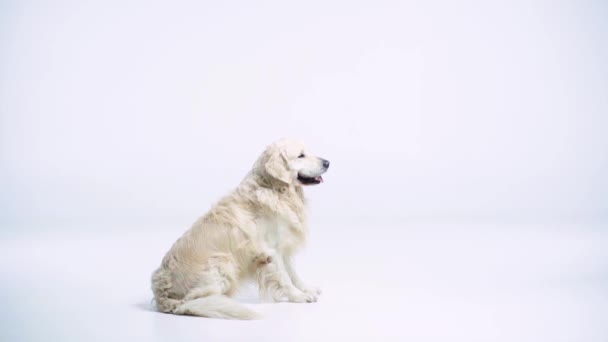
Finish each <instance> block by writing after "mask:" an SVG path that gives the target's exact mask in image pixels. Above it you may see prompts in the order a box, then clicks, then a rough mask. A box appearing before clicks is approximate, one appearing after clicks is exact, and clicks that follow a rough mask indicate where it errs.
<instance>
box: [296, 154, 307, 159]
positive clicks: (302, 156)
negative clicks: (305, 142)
mask: <svg viewBox="0 0 608 342" xmlns="http://www.w3.org/2000/svg"><path fill="white" fill-rule="evenodd" d="M304 157H306V156H305V155H304V153H300V155H299V156H298V158H304Z"/></svg>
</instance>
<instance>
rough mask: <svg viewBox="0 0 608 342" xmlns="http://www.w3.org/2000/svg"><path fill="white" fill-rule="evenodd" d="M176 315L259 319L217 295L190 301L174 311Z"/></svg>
mask: <svg viewBox="0 0 608 342" xmlns="http://www.w3.org/2000/svg"><path fill="white" fill-rule="evenodd" d="M173 313H174V314H176V315H193V316H202V317H209V318H224V319H259V318H260V315H259V314H258V313H257V312H254V311H252V310H249V309H248V308H247V307H245V306H244V305H242V304H240V303H239V302H237V301H235V300H233V299H231V298H228V297H226V296H221V295H215V296H209V297H201V298H197V299H193V300H189V301H186V302H184V303H183V304H181V305H179V306H178V307H177V308H175V310H174V311H173Z"/></svg>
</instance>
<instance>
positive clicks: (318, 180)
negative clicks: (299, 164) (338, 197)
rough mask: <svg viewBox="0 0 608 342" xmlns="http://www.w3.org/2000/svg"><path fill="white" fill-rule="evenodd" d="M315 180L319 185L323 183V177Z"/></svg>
mask: <svg viewBox="0 0 608 342" xmlns="http://www.w3.org/2000/svg"><path fill="white" fill-rule="evenodd" d="M315 180H316V181H317V182H319V183H323V177H321V176H317V177H315Z"/></svg>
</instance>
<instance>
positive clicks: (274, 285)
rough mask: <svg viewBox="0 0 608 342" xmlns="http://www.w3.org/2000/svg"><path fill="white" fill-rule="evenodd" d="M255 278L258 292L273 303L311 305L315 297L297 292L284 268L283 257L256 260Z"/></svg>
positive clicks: (273, 255) (315, 299)
mask: <svg viewBox="0 0 608 342" xmlns="http://www.w3.org/2000/svg"><path fill="white" fill-rule="evenodd" d="M257 260H262V261H261V262H259V261H258V264H257V271H256V273H257V278H258V285H259V287H260V291H261V292H262V294H264V295H265V296H267V297H270V298H272V299H274V300H275V301H277V302H279V301H284V300H287V301H290V302H296V303H312V302H316V301H317V296H316V295H312V294H310V293H307V292H303V291H301V290H299V289H298V288H297V287H296V286H294V284H293V283H292V280H291V276H290V274H289V273H288V272H287V269H286V268H285V263H284V261H283V257H281V256H279V255H276V254H274V253H273V254H272V255H268V256H263V257H261V258H257Z"/></svg>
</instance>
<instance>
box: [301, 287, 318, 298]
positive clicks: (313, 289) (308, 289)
mask: <svg viewBox="0 0 608 342" xmlns="http://www.w3.org/2000/svg"><path fill="white" fill-rule="evenodd" d="M302 292H304V293H306V294H310V295H315V296H317V297H318V296H320V295H321V289H320V288H318V287H315V286H307V287H305V288H303V289H302Z"/></svg>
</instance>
